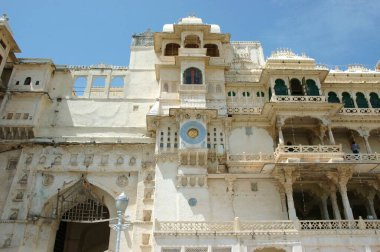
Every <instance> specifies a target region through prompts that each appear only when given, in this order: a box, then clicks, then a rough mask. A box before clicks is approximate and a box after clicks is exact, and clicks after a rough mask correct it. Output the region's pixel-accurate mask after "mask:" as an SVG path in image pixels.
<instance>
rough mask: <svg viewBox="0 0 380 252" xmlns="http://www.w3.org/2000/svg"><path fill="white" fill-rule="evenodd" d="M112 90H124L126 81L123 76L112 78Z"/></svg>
mask: <svg viewBox="0 0 380 252" xmlns="http://www.w3.org/2000/svg"><path fill="white" fill-rule="evenodd" d="M110 86H111V88H122V87H124V79H123V77H122V76H116V77H113V78H112V81H111V85H110Z"/></svg>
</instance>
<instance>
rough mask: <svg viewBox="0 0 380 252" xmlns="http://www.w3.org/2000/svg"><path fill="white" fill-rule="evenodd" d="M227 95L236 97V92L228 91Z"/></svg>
mask: <svg viewBox="0 0 380 252" xmlns="http://www.w3.org/2000/svg"><path fill="white" fill-rule="evenodd" d="M227 95H228V96H236V92H235V91H228V93H227Z"/></svg>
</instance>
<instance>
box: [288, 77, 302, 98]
mask: <svg viewBox="0 0 380 252" xmlns="http://www.w3.org/2000/svg"><path fill="white" fill-rule="evenodd" d="M290 94H291V95H304V93H303V88H302V85H301V82H300V80H299V79H296V78H293V79H291V80H290Z"/></svg>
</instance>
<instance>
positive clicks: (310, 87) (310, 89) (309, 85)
mask: <svg viewBox="0 0 380 252" xmlns="http://www.w3.org/2000/svg"><path fill="white" fill-rule="evenodd" d="M306 93H307V95H310V96H318V95H319V89H318V87H317V84H316V83H315V81H314V80H311V79H308V80H306Z"/></svg>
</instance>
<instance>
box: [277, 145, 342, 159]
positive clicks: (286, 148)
mask: <svg viewBox="0 0 380 252" xmlns="http://www.w3.org/2000/svg"><path fill="white" fill-rule="evenodd" d="M274 156H275V160H276V161H277V162H301V161H302V162H342V161H343V156H344V153H343V150H342V145H281V144H279V145H278V147H277V148H276V150H275V152H274Z"/></svg>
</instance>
